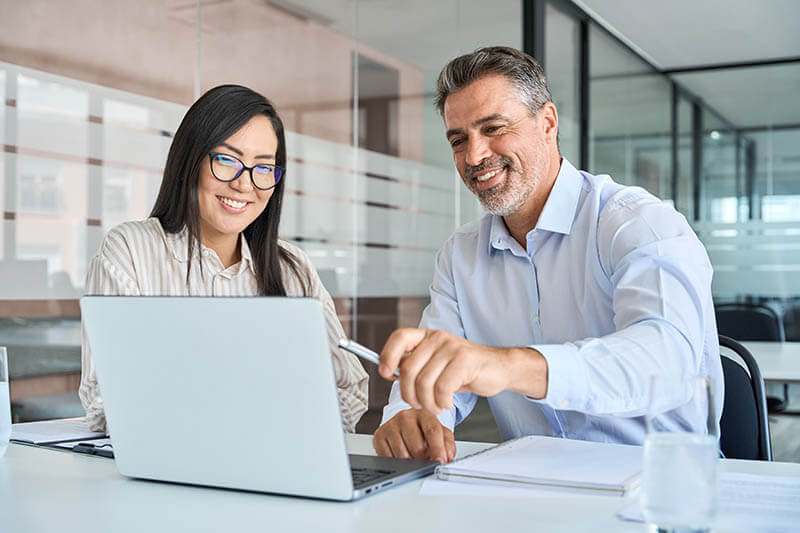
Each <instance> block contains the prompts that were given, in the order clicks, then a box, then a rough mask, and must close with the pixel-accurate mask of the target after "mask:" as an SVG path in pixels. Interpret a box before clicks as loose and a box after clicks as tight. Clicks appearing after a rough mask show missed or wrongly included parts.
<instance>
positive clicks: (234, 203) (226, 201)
mask: <svg viewBox="0 0 800 533" xmlns="http://www.w3.org/2000/svg"><path fill="white" fill-rule="evenodd" d="M220 200H221V201H222V203H223V204H225V205H229V206H231V207H232V208H234V209H241V208H243V207H244V206H246V205H247V202H237V201H236V200H231V199H230V198H224V197H222V196H220Z"/></svg>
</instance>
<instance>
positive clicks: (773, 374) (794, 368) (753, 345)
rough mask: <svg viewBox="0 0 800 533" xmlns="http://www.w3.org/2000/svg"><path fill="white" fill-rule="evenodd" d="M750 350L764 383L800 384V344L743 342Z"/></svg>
mask: <svg viewBox="0 0 800 533" xmlns="http://www.w3.org/2000/svg"><path fill="white" fill-rule="evenodd" d="M742 344H743V345H744V347H745V348H747V349H748V350H750V353H752V354H753V357H755V359H756V361H757V362H758V368H759V369H760V370H761V375H762V376H763V377H764V381H777V382H780V383H800V342H757V341H747V342H742Z"/></svg>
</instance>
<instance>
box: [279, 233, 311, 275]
mask: <svg viewBox="0 0 800 533" xmlns="http://www.w3.org/2000/svg"><path fill="white" fill-rule="evenodd" d="M278 246H280V247H281V248H283V249H284V250H285V251H286V252H288V253H289V255H291V256H292V257H294V258H295V259H296V260H297V262H298V264H300V265H302V266H303V268H306V269H307V268H309V267H310V266H311V259H310V258H309V257H308V254H307V253H306V252H305V250H303V249H302V248H300V247H299V246H297V245H296V244H294V243H291V242H289V241H284V240H282V239H278Z"/></svg>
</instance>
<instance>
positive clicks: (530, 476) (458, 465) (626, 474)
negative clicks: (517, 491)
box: [436, 435, 642, 496]
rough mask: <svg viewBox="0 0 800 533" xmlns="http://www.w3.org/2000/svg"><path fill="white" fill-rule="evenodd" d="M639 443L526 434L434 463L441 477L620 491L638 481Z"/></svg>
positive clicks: (580, 489)
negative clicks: (437, 464) (447, 461)
mask: <svg viewBox="0 0 800 533" xmlns="http://www.w3.org/2000/svg"><path fill="white" fill-rule="evenodd" d="M641 465H642V447H641V446H627V445H624V444H609V443H600V442H587V441H581V440H572V439H560V438H554V437H543V436H538V435H531V436H527V437H521V438H519V439H515V440H512V441H508V442H505V443H503V444H499V445H498V446H495V447H494V448H489V449H487V450H484V451H482V452H478V453H476V454H474V455H470V456H468V457H465V458H464V459H460V460H458V461H455V462H453V463H450V464H447V465H441V466H438V467H436V477H437V478H438V479H440V480H443V481H460V482H467V483H479V484H498V483H500V484H507V485H512V486H517V487H520V486H521V487H530V486H532V487H544V488H553V487H556V488H559V489H562V490H571V491H576V492H588V493H598V494H612V495H618V496H622V495H624V494H625V493H626V492H627V491H630V490H633V489H635V488H636V487H637V486H638V483H639V472H640V470H641Z"/></svg>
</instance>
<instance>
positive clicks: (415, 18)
mask: <svg viewBox="0 0 800 533" xmlns="http://www.w3.org/2000/svg"><path fill="white" fill-rule="evenodd" d="M265 1H268V2H269V3H270V4H272V5H276V6H279V7H282V8H283V9H286V10H287V11H291V12H293V13H295V14H296V15H299V16H301V17H303V18H307V19H309V20H311V21H314V22H316V23H319V24H322V25H325V26H327V27H329V28H331V29H333V30H334V31H337V32H340V33H343V34H345V35H348V36H352V37H355V39H356V40H357V41H358V42H360V43H363V44H365V45H367V46H370V47H372V48H373V49H375V50H379V51H381V52H383V53H386V54H387V55H389V56H391V57H394V58H396V59H398V60H400V61H403V62H406V63H407V64H409V65H413V66H416V67H417V68H420V69H421V70H422V71H423V73H424V74H425V85H426V88H425V90H426V92H430V91H431V90H432V85H433V81H434V79H435V75H436V74H437V73H438V71H439V69H440V68H441V66H442V65H444V64H445V63H446V62H447V61H448V60H449V59H450V58H452V57H454V56H455V55H457V54H459V53H465V52H467V51H470V50H473V49H474V48H476V47H477V46H484V45H488V44H507V45H510V46H519V43H521V42H522V32H521V15H522V8H521V6H522V2H520V1H519V0H494V1H493V2H486V1H485V0H440V1H437V2H429V1H428V0H402V1H399V0H326V1H320V0H265ZM573 3H574V4H575V5H577V6H578V7H580V8H581V9H583V10H584V11H586V12H587V13H588V14H589V15H590V16H591V17H592V18H593V19H594V20H595V21H596V22H597V23H598V24H600V25H601V26H603V27H604V28H606V29H607V30H608V31H609V32H610V33H611V34H613V35H615V36H616V37H617V38H619V39H620V40H621V41H623V42H624V43H625V44H627V45H628V46H629V47H630V48H632V49H633V50H635V51H636V53H637V54H639V55H640V56H643V57H644V58H645V59H647V60H648V61H649V62H650V63H652V64H653V65H655V66H656V67H657V68H658V69H660V70H674V69H683V68H691V67H698V66H708V65H719V64H731V63H744V62H754V61H769V60H775V59H785V58H792V57H794V58H800V31H798V23H797V21H800V0H759V1H753V0H669V1H663V0H573ZM597 33H605V32H602V31H599V32H594V34H597ZM591 59H592V77H593V78H594V77H595V76H596V75H603V74H610V73H611V72H603V71H602V69H604V68H605V69H612V70H614V74H623V73H625V72H629V73H631V74H634V73H635V72H636V71H638V72H641V70H642V69H641V67H642V66H643V64H642V63H641V62H639V60H638V59H636V58H635V56H634V55H633V54H630V53H627V52H624V51H621V47H619V46H618V44H617V43H616V42H614V40H613V39H609V38H602V39H598V38H593V48H592V49H591ZM615 61H616V62H615ZM550 68H552V66H551V67H550ZM634 75H635V74H634ZM673 79H675V80H676V81H678V82H679V83H680V84H681V86H683V87H684V88H685V89H687V90H689V91H690V92H691V93H692V94H693V95H695V96H697V97H699V98H700V99H701V100H703V101H704V102H706V103H707V104H708V105H709V106H710V107H712V108H713V109H715V110H716V111H717V112H718V113H719V114H720V115H722V116H723V117H724V118H725V120H726V121H727V122H729V123H730V124H733V125H734V126H735V127H737V128H745V127H751V128H754V127H762V126H776V125H781V124H798V123H800V98H797V96H796V95H797V94H800V62H795V63H788V64H782V65H773V66H768V67H754V68H750V69H737V70H710V71H700V72H692V73H685V74H679V75H675V76H673Z"/></svg>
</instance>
